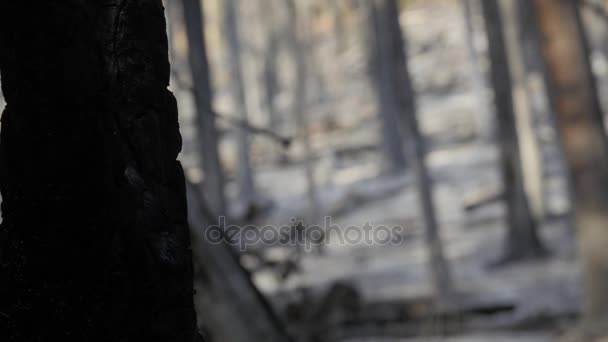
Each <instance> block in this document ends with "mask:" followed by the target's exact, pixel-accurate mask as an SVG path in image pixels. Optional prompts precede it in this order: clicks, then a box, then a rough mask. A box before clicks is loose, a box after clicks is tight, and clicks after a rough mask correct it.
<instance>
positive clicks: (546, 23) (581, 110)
mask: <svg viewBox="0 0 608 342" xmlns="http://www.w3.org/2000/svg"><path fill="white" fill-rule="evenodd" d="M534 4H535V6H536V15H537V19H538V22H539V26H540V31H541V33H542V35H543V40H542V42H543V45H542V47H543V53H544V57H545V60H546V65H547V69H548V74H549V80H550V85H551V100H552V105H553V108H554V110H555V112H556V113H557V116H558V127H559V131H560V133H561V139H562V142H563V146H564V151H565V154H566V159H567V163H568V167H569V169H570V173H571V178H572V190H573V192H574V193H573V199H574V215H575V223H576V227H577V232H578V236H579V245H580V248H579V251H580V254H581V256H582V262H583V274H584V282H585V289H584V293H585V297H584V310H583V323H584V324H583V327H584V328H585V329H584V330H585V331H586V332H587V333H591V334H595V333H597V334H601V335H606V333H607V331H606V324H605V323H606V319H608V249H607V248H606V246H608V231H607V230H606V222H608V191H606V189H608V146H607V145H606V137H605V134H604V126H603V121H602V120H601V119H602V115H601V111H600V109H599V108H600V107H599V101H598V97H597V93H596V91H595V86H594V83H593V82H594V81H593V76H592V74H591V67H590V63H589V60H588V56H589V54H588V48H587V46H586V42H585V36H584V33H583V30H582V25H581V19H580V17H579V13H578V10H577V6H576V1H574V0H535V1H534Z"/></svg>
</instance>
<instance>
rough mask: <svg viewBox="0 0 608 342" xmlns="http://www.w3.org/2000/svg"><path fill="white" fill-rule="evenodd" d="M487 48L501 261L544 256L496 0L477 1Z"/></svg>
mask: <svg viewBox="0 0 608 342" xmlns="http://www.w3.org/2000/svg"><path fill="white" fill-rule="evenodd" d="M481 5H482V10H483V16H484V22H485V26H486V33H487V36H488V51H489V54H490V56H489V57H490V70H491V72H490V73H491V84H492V88H493V90H494V105H495V110H496V117H497V131H498V144H499V149H500V159H501V161H500V162H501V166H500V167H501V170H502V173H503V174H502V179H503V187H504V199H505V201H506V205H507V236H506V241H505V251H504V255H503V259H502V260H501V262H509V261H516V260H522V259H528V258H535V257H540V256H542V255H544V253H545V252H544V248H543V247H542V245H541V242H540V239H539V237H538V234H537V231H536V224H535V222H534V219H533V217H532V214H531V212H530V207H529V204H528V198H527V195H526V193H525V190H524V183H523V181H524V178H523V177H524V175H523V169H522V164H521V156H520V151H519V144H518V136H517V129H516V118H515V110H514V108H513V95H512V82H511V74H510V70H509V64H508V63H509V61H508V59H507V53H506V50H505V41H504V37H503V32H502V18H501V16H500V12H499V9H498V4H497V0H483V1H481Z"/></svg>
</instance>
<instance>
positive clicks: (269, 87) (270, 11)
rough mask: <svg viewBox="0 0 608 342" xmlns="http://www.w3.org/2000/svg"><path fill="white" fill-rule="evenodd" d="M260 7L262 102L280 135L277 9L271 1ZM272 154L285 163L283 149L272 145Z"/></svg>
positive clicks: (263, 3) (263, 0)
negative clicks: (264, 43)
mask: <svg viewBox="0 0 608 342" xmlns="http://www.w3.org/2000/svg"><path fill="white" fill-rule="evenodd" d="M259 4H260V6H261V7H262V16H263V18H262V20H263V21H264V23H263V24H264V30H265V32H264V34H265V36H266V51H265V52H264V66H263V82H264V86H263V88H264V102H265V104H266V109H267V110H268V119H269V120H268V121H269V125H270V130H271V131H272V132H275V133H277V134H279V135H280V133H281V125H280V121H281V120H280V117H279V112H278V110H277V105H276V103H275V102H276V97H277V95H278V93H279V90H280V89H279V86H280V85H279V77H278V70H277V69H278V67H279V65H278V57H279V56H278V55H279V50H280V47H281V46H280V45H281V44H280V40H281V35H280V27H279V22H280V20H278V19H277V12H278V11H277V7H276V6H274V1H272V0H260V1H259ZM273 151H274V152H273V154H274V155H275V156H276V157H277V159H278V160H279V161H281V162H284V161H286V154H285V152H284V150H283V147H277V146H276V145H273Z"/></svg>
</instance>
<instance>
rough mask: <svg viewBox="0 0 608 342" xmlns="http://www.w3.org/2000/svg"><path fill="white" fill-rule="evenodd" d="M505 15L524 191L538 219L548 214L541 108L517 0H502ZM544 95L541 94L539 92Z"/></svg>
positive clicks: (533, 214)
mask: <svg viewBox="0 0 608 342" xmlns="http://www.w3.org/2000/svg"><path fill="white" fill-rule="evenodd" d="M499 4H500V9H501V13H502V18H504V22H503V24H504V30H503V32H504V39H505V48H506V53H507V56H508V60H509V70H510V72H511V79H512V85H513V89H512V95H513V105H514V111H515V116H516V120H515V122H516V130H517V133H518V136H517V138H518V141H519V146H520V147H521V148H520V151H521V162H522V163H521V164H522V173H523V175H524V178H523V181H524V192H525V193H526V195H527V198H528V204H529V205H530V212H531V214H532V217H533V220H534V221H535V222H540V221H541V220H542V219H543V217H544V211H545V209H544V206H543V204H544V201H543V170H542V169H543V165H542V162H541V157H540V152H541V151H540V141H539V139H538V136H537V134H536V132H535V130H534V119H535V117H538V116H539V113H538V109H539V108H538V107H535V106H534V101H533V99H532V97H533V96H534V95H532V93H531V92H532V89H531V87H530V82H529V80H528V77H529V76H530V75H531V73H529V72H528V69H529V67H528V65H527V64H526V62H527V59H525V58H524V54H525V53H524V51H523V50H522V48H523V46H522V44H521V40H520V37H521V35H520V27H521V25H520V17H519V11H518V4H517V2H516V1H513V0H500V3H499ZM539 96H540V95H539Z"/></svg>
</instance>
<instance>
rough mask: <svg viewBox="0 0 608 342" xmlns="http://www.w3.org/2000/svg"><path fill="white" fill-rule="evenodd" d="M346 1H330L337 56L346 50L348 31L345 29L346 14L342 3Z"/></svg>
mask: <svg viewBox="0 0 608 342" xmlns="http://www.w3.org/2000/svg"><path fill="white" fill-rule="evenodd" d="M341 1H344V0H329V7H330V10H331V15H332V18H333V26H334V27H333V29H334V37H335V39H336V54H339V53H340V52H342V51H344V50H345V49H346V43H347V42H346V30H345V28H344V12H343V7H342V6H341V4H340V2H341Z"/></svg>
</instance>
